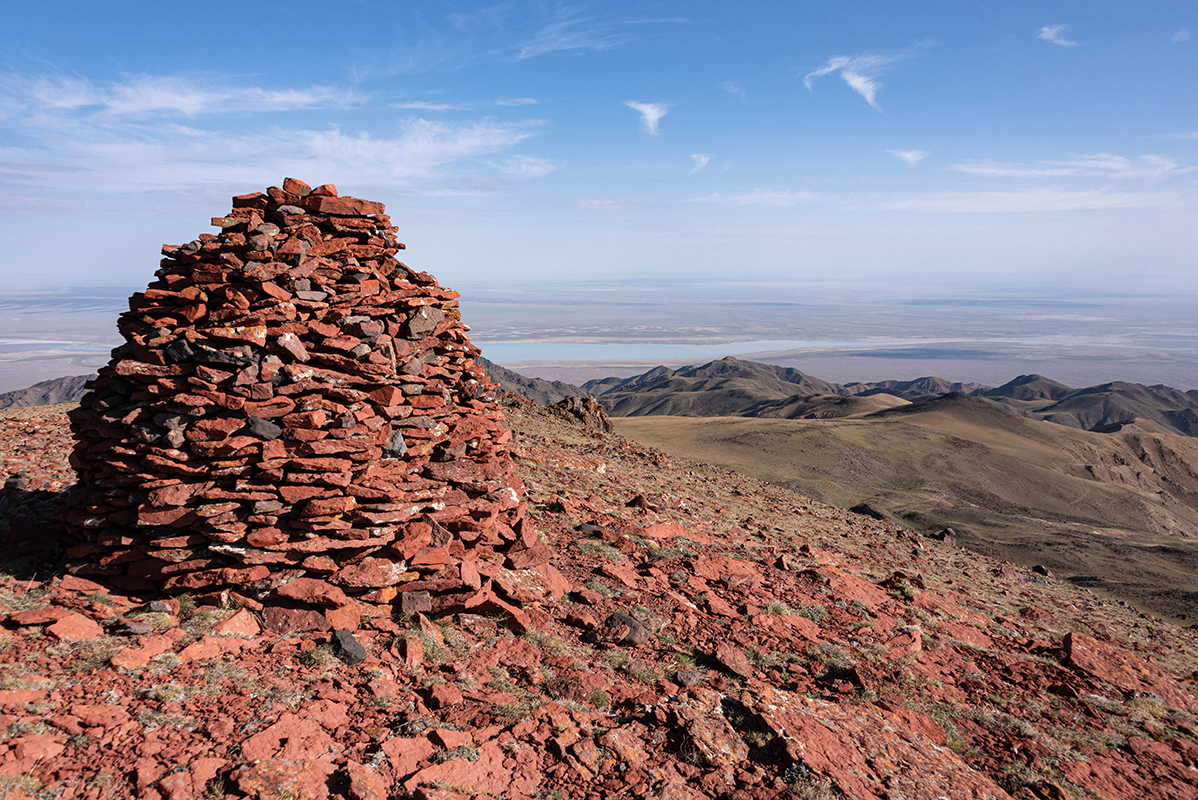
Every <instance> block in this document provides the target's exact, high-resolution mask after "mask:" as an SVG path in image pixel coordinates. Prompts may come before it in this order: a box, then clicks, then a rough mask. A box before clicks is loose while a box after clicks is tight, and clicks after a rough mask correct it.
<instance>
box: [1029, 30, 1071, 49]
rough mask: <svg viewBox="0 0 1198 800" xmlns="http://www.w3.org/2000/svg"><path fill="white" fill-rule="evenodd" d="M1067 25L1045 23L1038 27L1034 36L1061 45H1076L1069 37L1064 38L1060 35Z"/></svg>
mask: <svg viewBox="0 0 1198 800" xmlns="http://www.w3.org/2000/svg"><path fill="white" fill-rule="evenodd" d="M1068 27H1069V26H1068V25H1045V26H1044V27H1043V28H1041V29H1040V31H1039V32H1038V33H1037V34H1036V36H1037V38H1040V39H1043V40H1044V41H1046V42H1052V43H1053V44H1059V45H1060V46H1061V47H1076V46H1077V42H1075V41H1073V40H1071V39H1066V38H1065V37H1064V36H1062V35H1061V33H1062V32H1064V30H1065V29H1066V28H1068Z"/></svg>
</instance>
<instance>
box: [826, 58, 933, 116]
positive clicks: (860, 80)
mask: <svg viewBox="0 0 1198 800" xmlns="http://www.w3.org/2000/svg"><path fill="white" fill-rule="evenodd" d="M930 44H931V42H925V43H922V44H921V47H927V46H930ZM915 53H916V51H915V50H905V51H903V52H901V53H891V54H876V53H862V54H861V55H857V56H836V57H834V58H830V59H828V61H827V62H826V63H825V64H824V65H823V66H822V67H820V68H819V69H817V70H815V71H813V72H808V73H807V74H806V75H804V76H803V85H804V86H806V87H807V91H814V89H813V88H812V85H813V84H814V83H815V79H816V78H822V77H824V76H825V75H831V74H832V73H834V72H838V73H840V77H841V78H843V79H844V82H845V83H847V84H848V85H849V86H850V87H851V88H852V90H853V91H855V92H856V93H857V94H859V95H861V96H862V97H864V98H865V102H867V103H869V104H870V105H871V106H873V107H874V108H878V103H877V95H878V90H879V89H881V88H882V83H881V82H880V81H878V77H879V76H881V75H882V74H883V73H885V72H886V71H887V70H889V69H890V68H891V67H892V66H893V65H895V64H896V63H898V62H899V61H902V60H904V59H907V58H910V57H911V56H912V55H915Z"/></svg>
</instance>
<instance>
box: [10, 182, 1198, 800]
mask: <svg viewBox="0 0 1198 800" xmlns="http://www.w3.org/2000/svg"><path fill="white" fill-rule="evenodd" d="M218 224H219V225H220V227H221V228H222V234H221V235H219V236H213V237H208V238H202V239H200V240H197V242H195V243H193V244H192V245H186V246H184V247H181V248H174V247H171V248H167V260H166V262H165V263H164V265H163V270H162V274H161V276H160V280H159V281H158V282H156V284H155V285H153V286H151V287H150V288H149V289H148V290H147V291H146V292H145V293H143V294H140V295H138V296H135V297H134V298H133V302H132V304H131V306H132V307H131V310H130V312H129V314H127V315H125V316H124V317H122V322H121V327H122V331H124V332H125V334H126V338H127V344H126V345H124V346H122V347H121V348H119V349H118V351H117V352H116V353H115V355H114V358H113V362H112V363H111V364H109V365H108V366H107V367H106V368H105V370H104V371H103V372H102V373H101V375H100V377H99V378H98V379H96V381H95V382H94V384H93V387H92V390H91V394H90V395H89V396H88V397H87V398H86V399H85V400H84V401H83V403H82V405H75V404H61V405H57V406H44V407H34V408H21V409H9V410H2V411H0V469H2V470H3V474H4V475H5V476H7V477H6V481H5V483H4V487H3V489H2V490H0V798H3V800H30V798H37V799H38V800H43V799H44V800H49V799H50V798H54V799H55V800H59V799H62V800H76V799H79V800H103V799H104V798H112V800H124V798H139V800H234V799H237V798H253V800H278V798H291V800H301V799H303V800H326V798H344V799H345V800H408V799H409V798H416V800H566V798H570V799H573V798H581V800H606V799H607V798H621V797H623V798H655V799H657V800H703V799H705V798H711V799H712V800H715V799H717V798H718V799H719V800H759V799H760V800H789V799H790V798H801V799H802V800H844V799H846V798H853V799H854V800H855V799H856V798H861V799H863V800H899V799H900V798H901V799H902V800H942V799H943V798H951V800H956V799H957V798H984V799H986V800H991V799H993V800H1003V799H1005V798H1017V800H1102V799H1105V800H1117V799H1121V798H1128V799H1129V800H1131V799H1132V798H1134V799H1135V800H1141V798H1147V799H1148V800H1166V799H1169V800H1173V799H1174V798H1195V797H1198V647H1195V644H1196V643H1195V630H1193V629H1184V628H1180V627H1174V626H1169V625H1167V624H1164V623H1162V622H1160V621H1159V620H1156V619H1154V618H1152V617H1149V616H1147V615H1145V614H1141V613H1139V612H1137V611H1135V610H1133V609H1131V608H1129V607H1127V606H1126V605H1120V604H1118V603H1114V602H1111V601H1108V600H1104V599H1102V598H1100V597H1098V596H1097V595H1095V594H1093V593H1090V592H1088V591H1086V590H1084V589H1081V588H1078V587H1076V586H1073V585H1071V584H1069V583H1067V582H1064V581H1058V580H1056V579H1055V578H1053V577H1052V576H1051V574H1045V573H1047V572H1048V571H1042V572H1036V571H1034V570H1029V569H1025V568H1021V567H1017V566H1014V565H1012V564H1010V563H1005V562H1002V561H998V560H995V559H991V558H987V557H985V556H982V555H978V554H976V553H972V552H970V551H967V550H964V549H961V548H958V547H956V546H955V545H954V544H953V540H952V537H950V536H944V537H941V538H940V539H932V538H928V537H924V536H921V535H918V534H916V533H914V532H912V531H911V530H909V529H907V528H904V527H902V526H900V525H897V524H895V523H893V522H890V521H887V520H879V519H875V518H873V517H868V516H864V515H861V514H854V513H851V512H847V511H845V510H843V509H841V508H837V507H835V506H831V505H826V504H823V503H821V502H818V501H815V500H809V499H806V498H804V497H802V496H801V495H799V494H797V493H795V492H792V491H788V490H786V489H784V488H781V487H778V486H774V485H770V484H767V483H763V482H760V481H757V480H755V479H752V478H749V477H746V476H744V475H739V474H736V473H732V472H729V471H727V470H724V469H720V468H717V467H714V466H710V465H708V464H704V463H700V462H693V461H685V460H682V459H678V458H674V457H671V456H669V455H666V454H665V453H662V452H660V451H657V450H654V449H651V448H648V447H644V446H641V445H638V444H634V443H632V442H630V441H628V440H625V439H623V438H620V437H619V436H617V435H615V434H613V433H611V432H610V431H609V430H608V427H609V426H608V424H607V423H608V420H607V418H606V416H605V415H603V413H602V409H600V408H599V407H598V406H597V405H596V404H595V403H594V402H585V401H581V400H575V401H569V400H567V401H565V402H562V403H560V404H558V405H557V406H550V407H545V406H539V405H536V404H534V403H531V402H528V401H527V400H525V399H523V398H521V397H518V396H516V395H509V394H503V393H496V396H495V397H494V398H492V395H491V392H492V390H491V389H490V387H489V384H488V383H487V382H486V381H485V380H484V379H483V378H482V377H480V373H479V372H478V371H477V363H476V362H475V361H474V356H475V354H476V351H475V350H474V349H473V348H472V347H471V346H470V344H469V341H468V340H467V338H466V336H465V328H464V326H462V325H461V323H460V321H459V319H458V316H457V311H456V308H455V306H454V305H453V301H454V299H455V296H454V295H453V293H451V292H448V291H447V290H444V289H442V288H440V287H438V286H437V284H436V282H435V281H433V280H432V278H431V277H430V276H427V275H425V274H423V273H419V272H413V271H412V270H410V269H408V268H407V267H404V266H403V265H402V264H399V263H398V262H395V261H394V260H393V259H394V255H395V252H396V251H397V250H398V245H397V244H396V243H395V242H394V240H393V238H391V237H392V234H393V231H392V230H391V229H390V225H389V221H388V220H386V218H385V216H384V215H383V209H382V207H381V206H378V205H377V204H372V203H367V202H366V201H362V200H356V199H353V198H343V197H337V196H336V194H335V192H334V191H333V190H332V188H331V187H322V188H318V189H313V190H311V191H309V190H308V189H307V187H306V186H305V185H303V184H300V183H299V182H298V181H287V182H285V184H284V186H283V188H282V189H271V190H269V191H268V192H267V193H266V194H259V195H248V196H245V197H242V198H238V199H236V200H235V205H234V211H233V213H231V214H230V215H229V216H227V217H222V218H218ZM206 248H207V249H206ZM272 248H273V249H272ZM68 460H69V461H70V462H73V463H74V465H75V467H76V468H77V469H78V473H77V474H76V472H75V469H73V468H72V466H71V464H70V463H68ZM81 537H82V538H83V539H84V541H82V542H81V541H80V538H81Z"/></svg>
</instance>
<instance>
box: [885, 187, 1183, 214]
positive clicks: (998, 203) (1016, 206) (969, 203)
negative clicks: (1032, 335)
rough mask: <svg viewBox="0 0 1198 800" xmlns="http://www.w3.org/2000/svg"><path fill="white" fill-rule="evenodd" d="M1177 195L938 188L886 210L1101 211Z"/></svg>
mask: <svg viewBox="0 0 1198 800" xmlns="http://www.w3.org/2000/svg"><path fill="white" fill-rule="evenodd" d="M1177 199H1178V198H1177V196H1176V195H1172V194H1160V193H1147V192H1103V191H1068V190H1064V189H1027V190H1022V191H1011V192H936V193H932V194H926V195H920V196H918V197H912V198H908V199H905V200H897V201H891V202H884V203H881V204H879V206H878V207H879V208H880V209H882V210H884V211H926V212H936V213H946V214H1021V213H1042V212H1048V211H1101V210H1105V209H1114V208H1146V207H1152V206H1160V205H1164V204H1167V203H1170V202H1175V201H1176V200H1177Z"/></svg>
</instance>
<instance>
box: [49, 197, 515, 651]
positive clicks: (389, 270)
mask: <svg viewBox="0 0 1198 800" xmlns="http://www.w3.org/2000/svg"><path fill="white" fill-rule="evenodd" d="M212 224H213V225H215V226H217V227H219V228H220V229H221V232H220V233H219V234H216V235H212V234H202V235H201V236H200V237H199V238H198V239H196V240H195V241H192V242H189V243H188V244H185V245H180V246H174V245H167V246H165V247H164V248H163V250H162V253H163V256H164V258H163V260H162V264H161V268H160V269H159V270H158V273H157V280H155V281H154V282H153V283H151V284H150V286H149V288H147V289H146V290H145V291H144V292H139V293H137V294H135V295H134V296H133V297H132V298H130V301H129V309H130V310H129V311H128V312H126V313H124V314H123V315H122V316H121V318H120V321H119V323H118V327H119V329H120V332H121V334H122V336H123V337H124V338H125V342H126V343H125V344H124V345H122V346H121V347H119V348H117V349H116V350H115V351H114V352H113V357H112V360H111V362H110V363H109V364H108V365H107V366H105V367H104V368H103V369H101V370H100V373H99V376H98V377H97V378H95V379H94V380H92V381H91V383H90V384H89V387H90V388H91V392H90V393H89V394H87V395H85V396H84V397H83V399H82V401H81V403H80V407H79V409H78V410H76V411H73V412H72V414H71V419H72V426H73V430H74V433H75V440H76V445H75V450H74V453H73V455H72V462H71V463H72V464H73V465H74V466H75V468H76V470H77V471H78V474H79V481H78V484H77V485H76V487H75V489H74V491H73V492H72V494H71V498H70V510H69V512H68V516H67V520H68V522H69V523H70V525H71V526H72V528H73V529H74V530H75V531H76V532H77V534H78V535H79V536H81V537H83V538H85V539H86V544H81V545H79V546H76V547H73V548H71V551H70V555H71V556H72V557H73V558H75V559H77V560H78V563H77V564H76V565H74V566H72V568H71V571H72V572H73V573H74V574H76V575H79V576H90V577H97V576H104V577H106V578H107V579H108V582H109V583H110V584H111V585H112V586H114V587H119V588H122V589H126V590H134V591H137V590H149V589H155V588H158V589H161V590H163V591H166V592H169V593H179V592H183V591H195V590H213V589H222V588H230V589H233V590H235V594H239V595H240V596H242V597H244V598H245V599H247V600H251V601H253V602H256V603H266V604H267V606H268V608H267V609H266V611H265V612H264V614H265V619H266V622H267V624H268V626H269V627H271V628H272V629H274V630H277V631H286V630H290V629H301V630H303V629H309V628H312V627H324V628H328V627H332V628H337V629H348V630H353V629H356V628H357V627H358V619H359V617H360V615H361V608H359V603H363V602H364V603H373V604H381V605H384V606H387V607H388V608H389V607H390V606H389V604H392V603H394V604H396V605H397V606H398V607H401V608H402V609H403V610H405V611H408V612H413V611H423V612H429V611H437V612H444V611H447V610H451V609H457V610H462V611H465V610H472V609H485V610H487V611H488V612H492V613H500V614H502V613H510V614H511V615H513V616H514V617H515V618H516V620H517V622H518V624H522V625H526V621H525V620H524V616H523V613H522V612H520V611H519V609H518V608H515V607H509V606H508V605H507V604H505V603H504V602H503V601H502V600H500V599H498V598H496V597H495V595H494V593H493V591H492V590H491V588H490V582H489V581H490V575H491V573H492V572H493V570H494V568H495V567H496V566H498V565H501V564H502V563H503V553H504V552H506V551H514V550H527V549H528V548H529V547H532V546H534V545H536V544H537V539H536V534H535V532H534V531H533V529H532V527H531V526H530V525H529V524H527V522H526V520H525V518H524V510H525V508H526V507H527V502H526V501H525V499H524V488H523V486H522V485H521V484H520V481H519V480H518V479H516V478H515V477H514V476H513V474H512V469H511V461H510V458H509V457H508V454H507V452H506V442H507V440H508V439H509V437H510V434H509V433H507V432H506V431H504V430H503V429H502V428H501V426H500V424H499V420H500V418H501V416H502V415H501V414H500V412H499V409H498V406H497V405H496V404H495V402H494V401H493V399H492V397H491V396H490V394H488V389H489V387H490V382H489V381H488V380H487V378H486V376H485V374H484V373H483V371H482V369H481V367H479V366H477V365H476V364H475V362H474V357H475V356H477V355H478V350H477V349H476V348H475V347H473V346H472V345H471V344H470V340H469V337H468V336H467V333H466V331H467V329H466V327H465V326H464V325H462V324H461V321H460V315H459V313H458V310H457V302H456V298H457V296H458V295H457V293H456V292H453V291H450V290H447V289H444V288H442V287H440V286H439V285H438V284H437V282H436V280H435V279H433V277H432V276H431V275H428V274H426V273H421V272H416V271H414V270H411V269H409V268H407V267H406V266H405V265H404V264H402V263H401V262H399V261H397V260H396V259H395V254H396V253H397V252H398V251H399V250H400V249H402V248H403V245H402V244H399V243H398V242H396V241H395V236H394V233H395V230H396V229H395V228H393V227H391V222H390V219H389V218H388V217H387V216H386V214H385V213H384V209H383V206H382V205H381V204H379V203H374V202H370V201H366V200H360V199H357V198H353V197H343V196H338V194H337V191H336V189H335V188H334V187H332V186H319V187H317V188H315V189H310V188H309V187H308V186H307V185H306V184H304V183H302V182H300V181H297V180H293V179H288V180H287V181H284V184H283V187H282V188H277V187H272V188H270V189H268V190H267V191H266V192H265V193H255V194H248V195H243V196H240V197H235V198H233V208H232V211H230V212H229V214H228V215H226V216H223V217H218V218H214V219H213V220H212ZM512 557H513V558H521V556H519V555H516V554H514V553H513V556H512Z"/></svg>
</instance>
